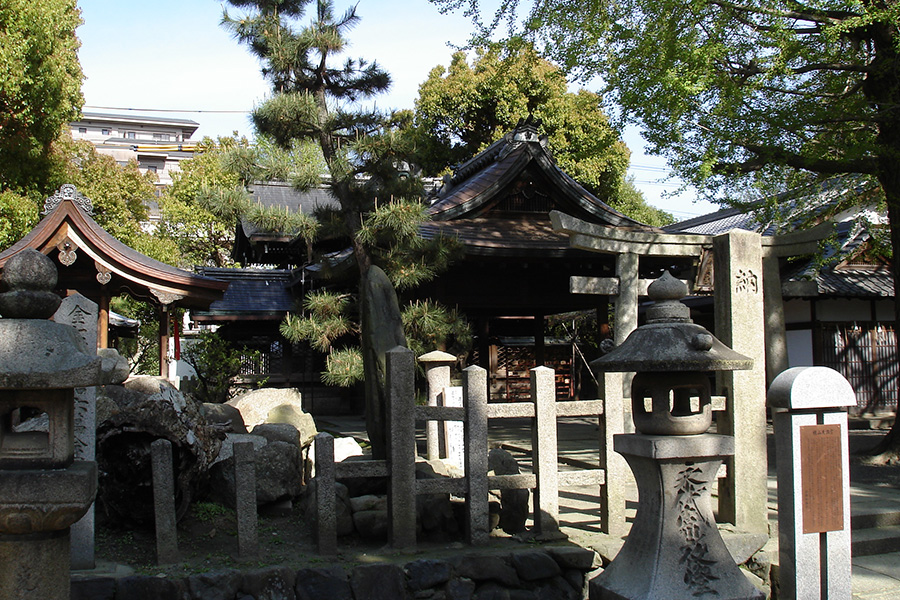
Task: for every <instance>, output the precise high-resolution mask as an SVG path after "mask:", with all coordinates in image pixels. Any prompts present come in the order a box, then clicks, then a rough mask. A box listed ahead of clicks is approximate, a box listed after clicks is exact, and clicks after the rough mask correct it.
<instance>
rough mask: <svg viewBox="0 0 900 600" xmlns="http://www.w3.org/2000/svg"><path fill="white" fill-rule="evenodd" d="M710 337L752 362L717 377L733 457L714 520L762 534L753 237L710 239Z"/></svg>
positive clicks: (761, 339) (760, 320) (759, 285)
mask: <svg viewBox="0 0 900 600" xmlns="http://www.w3.org/2000/svg"><path fill="white" fill-rule="evenodd" d="M713 251H714V253H715V264H714V270H715V290H716V295H715V303H716V311H715V312H716V336H717V337H718V338H719V339H721V340H722V342H723V343H724V344H725V345H726V346H730V347H731V348H732V349H734V350H735V351H737V352H739V353H741V354H743V355H745V356H748V357H750V358H752V359H753V365H754V366H753V368H752V369H750V370H747V371H727V372H722V373H720V374H719V381H720V382H721V383H722V385H723V386H724V388H725V395H726V398H727V401H726V409H725V411H724V413H721V414H720V415H719V422H718V423H717V427H718V432H719V433H721V434H725V435H730V436H733V437H734V446H735V452H734V456H733V457H730V458H727V459H726V464H727V465H728V468H727V475H726V477H725V478H724V479H723V480H722V481H721V482H720V484H719V518H721V519H722V520H725V521H729V522H731V523H734V524H735V526H737V528H738V529H739V530H741V531H744V532H748V533H768V519H767V514H768V509H767V507H766V496H767V485H766V476H767V465H766V402H765V397H766V370H765V364H766V362H765V361H766V348H765V330H766V326H765V317H764V310H763V265H762V246H761V241H760V236H759V234H756V233H752V232H749V231H742V230H734V231H731V232H729V233H726V234H723V235H720V236H717V237H715V238H714V239H713Z"/></svg>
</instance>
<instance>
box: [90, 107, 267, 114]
mask: <svg viewBox="0 0 900 600" xmlns="http://www.w3.org/2000/svg"><path fill="white" fill-rule="evenodd" d="M83 108H93V109H96V110H125V111H135V112H161V113H207V114H231V115H237V114H245V115H246V114H250V111H249V110H197V109H184V110H180V109H175V108H171V109H170V108H127V107H122V106H88V105H84V107H83Z"/></svg>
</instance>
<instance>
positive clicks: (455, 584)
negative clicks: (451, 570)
mask: <svg viewBox="0 0 900 600" xmlns="http://www.w3.org/2000/svg"><path fill="white" fill-rule="evenodd" d="M474 593H475V582H474V581H472V580H471V579H467V578H465V577H454V578H453V579H451V580H450V581H448V582H447V585H445V586H444V594H445V595H446V596H447V600H471V598H472V594H474Z"/></svg>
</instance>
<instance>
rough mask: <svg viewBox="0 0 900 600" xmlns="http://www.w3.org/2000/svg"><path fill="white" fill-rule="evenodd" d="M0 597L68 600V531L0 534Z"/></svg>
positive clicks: (16, 599)
mask: <svg viewBox="0 0 900 600" xmlns="http://www.w3.org/2000/svg"><path fill="white" fill-rule="evenodd" d="M0 565H2V568H0V598H3V600H38V599H39V598H41V599H43V598H47V599H50V598H52V599H64V598H69V586H70V582H69V530H68V529H64V530H61V531H51V532H46V533H32V534H28V535H3V534H0Z"/></svg>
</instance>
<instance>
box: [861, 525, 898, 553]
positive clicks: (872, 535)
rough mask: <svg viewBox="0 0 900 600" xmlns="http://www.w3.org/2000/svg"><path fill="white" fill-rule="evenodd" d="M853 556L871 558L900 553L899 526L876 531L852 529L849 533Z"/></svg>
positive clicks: (879, 528) (880, 528) (881, 528)
mask: <svg viewBox="0 0 900 600" xmlns="http://www.w3.org/2000/svg"><path fill="white" fill-rule="evenodd" d="M850 545H851V553H852V554H853V556H872V555H875V554H887V553H889V552H898V551H900V525H890V526H888V527H878V528H877V529H854V530H853V531H852V532H851V542H850Z"/></svg>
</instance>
